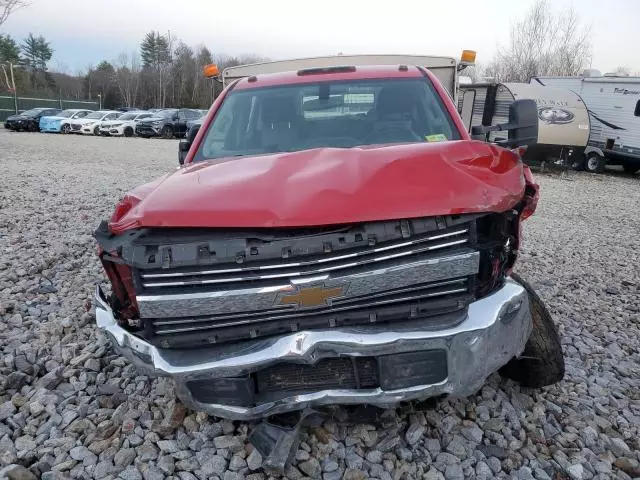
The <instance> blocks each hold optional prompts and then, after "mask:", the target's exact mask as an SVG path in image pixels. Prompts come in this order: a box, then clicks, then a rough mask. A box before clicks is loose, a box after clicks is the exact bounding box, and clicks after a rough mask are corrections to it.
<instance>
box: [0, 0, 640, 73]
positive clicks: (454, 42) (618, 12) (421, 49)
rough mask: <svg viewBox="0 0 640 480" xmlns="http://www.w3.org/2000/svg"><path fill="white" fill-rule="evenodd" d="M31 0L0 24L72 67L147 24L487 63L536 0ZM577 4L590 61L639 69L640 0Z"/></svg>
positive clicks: (133, 45)
mask: <svg viewBox="0 0 640 480" xmlns="http://www.w3.org/2000/svg"><path fill="white" fill-rule="evenodd" d="M379 2H380V3H379V5H380V6H377V5H375V4H374V3H373V2H371V1H367V2H365V1H363V0H357V1H356V0H319V1H313V2H304V1H296V2H294V1H283V0H244V1H241V2H240V1H233V0H218V1H207V0H184V1H176V0H106V1H91V0H33V1H32V4H31V6H30V7H28V8H25V9H23V10H20V11H18V12H16V13H14V14H13V15H12V16H11V17H10V18H9V20H8V21H7V22H6V23H5V24H4V25H3V26H2V27H1V28H2V31H0V33H8V34H10V35H12V36H14V37H16V38H18V39H22V38H23V37H25V36H26V35H27V34H28V33H29V32H33V33H34V34H42V35H44V36H45V37H46V38H47V39H48V40H49V41H50V42H51V45H52V47H53V48H54V50H55V52H54V57H53V60H52V62H51V66H52V67H53V68H54V69H55V68H56V67H58V68H57V69H60V68H62V69H66V70H67V71H68V72H69V73H76V72H78V71H80V70H84V69H86V67H87V66H88V65H89V64H93V65H96V64H97V63H99V62H100V61H101V60H103V59H106V60H113V59H115V58H116V57H117V56H118V54H119V53H121V52H127V53H131V52H133V51H137V50H138V45H139V43H140V40H141V39H142V37H143V36H144V34H145V33H146V32H147V31H149V30H159V31H161V32H167V31H169V30H170V31H171V34H172V35H175V36H177V37H179V38H180V39H181V40H183V41H185V42H186V43H188V44H190V45H197V44H201V43H204V44H205V45H207V47H209V49H210V50H211V51H212V52H213V53H214V54H216V53H224V54H230V55H237V54H242V53H256V54H259V55H262V56H266V57H269V58H272V59H281V58H292V57H302V56H314V55H332V54H336V53H338V52H343V53H345V54H354V53H376V52H377V53H407V54H431V55H447V56H455V57H458V56H459V54H460V51H461V50H462V49H465V48H467V49H473V50H476V51H477V52H478V57H477V61H478V62H479V63H488V62H489V61H490V59H491V57H492V56H493V54H494V53H495V51H496V46H497V45H498V44H504V43H506V42H507V41H508V38H509V28H510V24H511V22H512V21H514V20H516V19H519V18H522V17H523V16H524V14H525V13H526V11H527V10H528V9H529V7H530V6H531V4H532V3H533V2H534V0H518V1H515V0H455V1H451V0H449V1H435V0H413V1H408V0H391V1H389V0H379ZM550 3H551V4H552V6H553V8H554V9H558V10H561V9H562V8H566V7H568V6H571V5H573V6H574V8H575V9H576V10H577V11H578V13H579V15H580V16H581V18H582V20H583V22H584V23H585V24H588V25H591V28H592V31H591V32H592V35H591V39H592V43H593V47H594V50H593V61H592V67H593V68H597V69H599V70H602V71H603V72H605V71H609V70H612V69H613V68H615V67H616V66H619V65H626V66H629V67H630V68H631V69H632V71H640V48H638V33H637V32H638V28H639V23H640V0H551V2H550Z"/></svg>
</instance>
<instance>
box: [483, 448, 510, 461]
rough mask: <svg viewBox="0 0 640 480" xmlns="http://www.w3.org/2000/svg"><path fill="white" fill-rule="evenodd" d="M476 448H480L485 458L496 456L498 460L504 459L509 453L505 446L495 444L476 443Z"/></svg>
mask: <svg viewBox="0 0 640 480" xmlns="http://www.w3.org/2000/svg"><path fill="white" fill-rule="evenodd" d="M477 449H478V450H480V451H481V452H482V453H483V454H484V456H485V457H487V458H489V457H496V458H498V459H500V460H504V459H505V458H507V455H508V454H509V452H508V451H507V450H506V449H505V448H503V447H498V446H497V445H478V447H477Z"/></svg>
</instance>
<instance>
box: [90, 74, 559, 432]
mask: <svg viewBox="0 0 640 480" xmlns="http://www.w3.org/2000/svg"><path fill="white" fill-rule="evenodd" d="M537 123H538V122H537V111H536V108H535V103H533V102H532V101H528V100H524V101H517V102H514V103H513V104H512V106H511V111H510V117H509V123H508V124H504V125H498V126H494V127H488V128H491V129H494V130H495V129H498V130H504V131H505V132H507V135H506V136H505V138H503V139H501V140H497V141H496V143H495V144H490V143H487V142H486V141H482V140H477V139H472V138H471V137H470V136H469V134H468V133H467V131H466V129H465V127H464V125H463V124H462V121H461V119H460V117H459V116H458V113H457V111H456V108H455V106H454V103H453V101H452V100H451V98H450V95H449V94H448V93H447V91H445V89H444V88H443V87H442V85H441V84H440V83H439V81H438V80H437V78H436V77H435V76H434V75H433V74H432V73H431V72H430V71H429V70H428V69H425V68H422V67H419V66H407V65H395V66H390V65H382V66H336V67H323V68H308V69H302V70H299V71H292V72H285V73H273V74H264V75H255V76H250V77H245V78H241V79H238V80H235V81H233V82H232V83H231V84H230V85H228V86H227V87H226V88H225V90H224V91H223V92H222V94H221V95H220V96H219V97H218V98H217V99H216V101H215V103H214V104H213V106H212V108H211V109H210V111H209V114H208V116H207V117H206V119H205V120H204V121H203V124H202V127H201V128H200V131H199V132H198V134H197V135H196V136H195V138H194V139H188V140H184V142H185V144H184V147H183V150H184V151H188V154H187V155H186V158H185V160H184V165H183V167H182V168H180V169H178V170H176V171H174V172H172V173H169V174H167V175H164V176H163V177H161V178H159V179H157V180H155V181H153V182H151V183H148V184H146V185H142V186H140V187H138V188H136V189H134V190H133V191H132V192H130V193H129V194H127V195H126V196H125V197H124V199H122V201H120V203H118V205H117V207H116V209H115V212H114V213H113V216H112V217H111V219H110V220H109V221H104V222H102V223H101V225H100V227H99V228H98V229H97V231H96V233H95V236H96V239H97V242H98V244H99V256H100V259H101V261H102V264H103V266H104V269H105V271H106V274H107V276H108V278H109V280H110V283H111V289H110V293H109V294H108V295H107V294H105V293H104V292H103V291H102V289H101V288H100V287H98V288H97V290H96V320H97V324H98V327H99V328H101V329H102V330H104V331H105V332H106V333H107V334H108V335H109V336H110V337H111V340H112V342H113V344H114V346H115V348H116V349H117V350H118V351H119V352H120V353H121V354H122V355H124V356H126V357H127V358H128V359H129V360H131V361H132V362H134V363H135V364H136V365H137V366H138V367H139V368H141V369H142V370H144V371H145V372H148V373H150V374H154V375H168V376H171V377H173V378H174V379H175V382H176V385H177V392H178V395H179V397H180V398H181V400H182V401H183V402H184V403H185V404H187V405H188V406H190V407H192V408H194V409H198V410H204V411H207V412H209V413H211V414H214V415H216V416H220V417H226V418H231V419H256V418H261V417H266V416H269V415H272V414H277V413H282V412H287V411H292V410H300V409H303V408H306V407H316V406H323V405H331V404H370V405H377V406H390V405H394V404H396V403H398V402H402V401H410V400H418V399H424V398H427V397H432V396H437V395H443V394H448V395H469V394H472V393H474V392H475V391H477V390H478V389H479V388H480V387H481V386H482V384H483V382H484V381H485V380H486V378H487V377H488V376H489V375H490V374H492V373H494V372H496V371H498V370H500V372H501V373H503V374H504V375H506V376H508V377H510V378H512V379H515V380H517V381H520V382H521V383H523V384H525V385H529V386H542V385H546V384H549V383H553V382H556V381H558V380H560V379H561V378H562V376H563V372H564V362H563V358H562V350H561V348H560V343H559V341H558V336H557V333H556V330H555V327H554V325H553V323H552V321H551V319H550V317H549V315H548V312H547V311H546V309H545V308H544V305H543V304H542V303H541V302H540V300H539V298H538V297H537V296H536V295H535V293H533V292H532V291H531V290H530V288H529V287H528V286H527V284H526V283H525V282H523V281H521V280H520V279H519V277H517V276H516V275H515V274H512V269H513V266H514V262H515V261H516V257H517V253H518V248H519V246H520V242H521V235H520V229H521V225H522V221H523V220H525V219H526V218H527V217H528V216H530V215H532V214H533V212H534V210H535V207H536V202H537V199H538V187H537V185H536V184H535V183H534V181H533V178H532V176H531V173H530V172H529V170H528V168H527V167H526V166H524V165H523V163H522V161H521V158H520V157H519V151H520V150H519V147H521V146H523V145H527V144H530V143H532V142H535V139H536V136H537ZM486 128H487V127H485V128H484V130H483V128H482V127H480V128H476V129H474V130H473V133H474V138H476V137H477V138H482V136H483V135H484V134H486ZM523 352H524V353H523Z"/></svg>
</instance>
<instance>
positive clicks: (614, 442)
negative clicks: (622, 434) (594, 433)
mask: <svg viewBox="0 0 640 480" xmlns="http://www.w3.org/2000/svg"><path fill="white" fill-rule="evenodd" d="M611 451H612V452H613V454H614V455H615V456H616V457H624V456H627V455H629V454H630V453H631V449H630V448H629V445H627V444H626V443H625V442H624V440H622V439H621V438H618V437H614V438H612V439H611Z"/></svg>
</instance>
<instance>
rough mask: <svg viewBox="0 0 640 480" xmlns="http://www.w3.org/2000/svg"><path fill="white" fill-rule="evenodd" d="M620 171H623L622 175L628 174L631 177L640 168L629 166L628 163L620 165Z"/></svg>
mask: <svg viewBox="0 0 640 480" xmlns="http://www.w3.org/2000/svg"><path fill="white" fill-rule="evenodd" d="M622 169H623V170H624V173H628V174H630V175H633V174H634V173H636V172H637V171H638V170H640V166H638V165H629V164H628V163H626V164H624V165H622Z"/></svg>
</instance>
